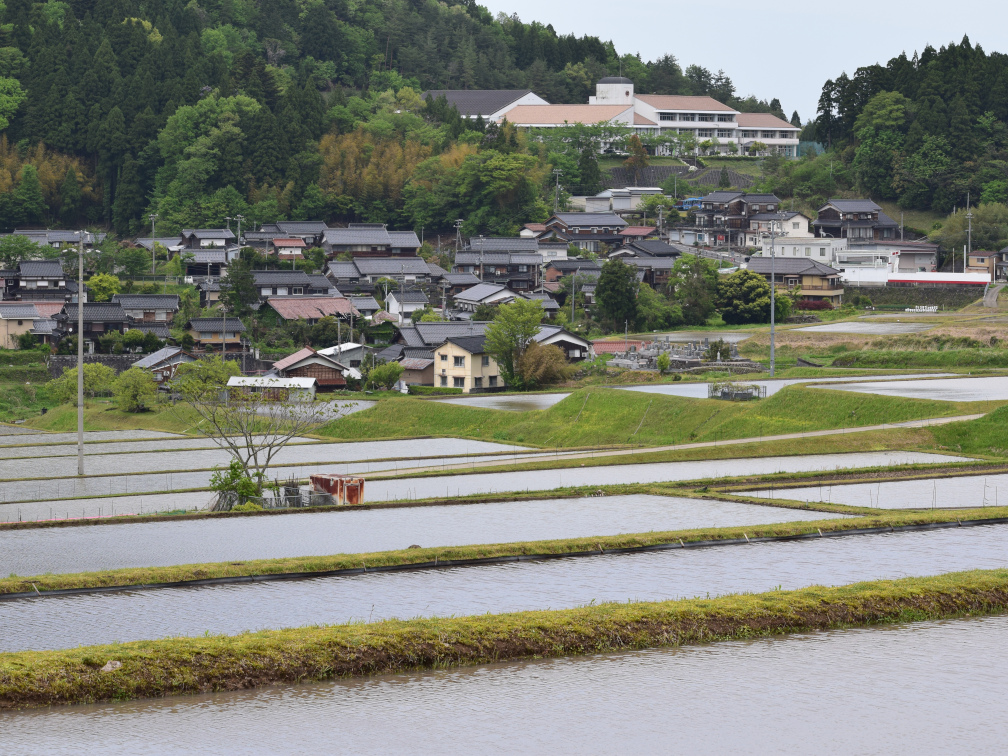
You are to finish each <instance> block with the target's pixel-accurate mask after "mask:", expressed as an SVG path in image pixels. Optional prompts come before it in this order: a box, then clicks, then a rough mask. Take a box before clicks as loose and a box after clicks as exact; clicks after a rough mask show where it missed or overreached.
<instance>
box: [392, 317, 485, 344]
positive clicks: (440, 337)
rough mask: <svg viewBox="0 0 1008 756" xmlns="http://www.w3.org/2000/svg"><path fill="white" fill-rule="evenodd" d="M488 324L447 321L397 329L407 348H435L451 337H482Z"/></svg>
mask: <svg viewBox="0 0 1008 756" xmlns="http://www.w3.org/2000/svg"><path fill="white" fill-rule="evenodd" d="M488 325H489V323H486V322H484V321H471V320H470V321H449V322H435V323H424V322H420V323H416V324H411V325H403V326H400V327H399V335H400V336H401V338H402V341H403V343H404V344H405V345H406V346H409V347H427V348H431V347H435V346H437V345H438V344H443V343H444V342H445V339H447V338H449V337H453V336H482V335H483V334H484V333H486V328H487V326H488Z"/></svg>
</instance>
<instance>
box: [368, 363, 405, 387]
mask: <svg viewBox="0 0 1008 756" xmlns="http://www.w3.org/2000/svg"><path fill="white" fill-rule="evenodd" d="M402 374H403V366H402V365H400V364H399V363H398V362H386V363H385V364H384V365H379V366H378V367H376V368H375V369H374V370H372V371H371V372H370V373H368V385H369V386H372V387H377V388H386V389H391V388H392V387H393V386H395V385H396V383H397V382H398V381H399V378H400V377H402Z"/></svg>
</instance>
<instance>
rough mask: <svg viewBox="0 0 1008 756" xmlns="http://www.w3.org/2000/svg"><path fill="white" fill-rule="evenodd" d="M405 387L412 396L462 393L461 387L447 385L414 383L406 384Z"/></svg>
mask: <svg viewBox="0 0 1008 756" xmlns="http://www.w3.org/2000/svg"><path fill="white" fill-rule="evenodd" d="M407 389H408V391H409V393H410V394H411V395H413V396H445V395H449V394H461V393H462V389H460V388H452V387H448V386H418V385H416V384H414V385H412V386H407Z"/></svg>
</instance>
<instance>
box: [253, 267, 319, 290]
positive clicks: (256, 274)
mask: <svg viewBox="0 0 1008 756" xmlns="http://www.w3.org/2000/svg"><path fill="white" fill-rule="evenodd" d="M252 277H253V278H254V279H255V285H256V286H311V279H310V278H308V274H307V273H305V272H304V271H303V270H253V271H252Z"/></svg>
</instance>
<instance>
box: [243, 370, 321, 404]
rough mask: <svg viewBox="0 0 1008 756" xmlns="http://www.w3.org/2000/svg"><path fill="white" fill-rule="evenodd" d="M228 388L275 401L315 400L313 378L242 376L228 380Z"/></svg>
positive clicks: (315, 389)
mask: <svg viewBox="0 0 1008 756" xmlns="http://www.w3.org/2000/svg"><path fill="white" fill-rule="evenodd" d="M227 385H228V388H229V389H230V390H231V391H237V392H240V393H243V394H263V395H265V396H266V398H267V399H272V400H275V401H288V400H289V401H294V402H310V401H313V400H314V399H315V393H316V391H318V381H317V380H316V379H315V378H282V377H280V376H278V375H263V376H243V375H235V376H232V377H231V378H229V379H228V382H227Z"/></svg>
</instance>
